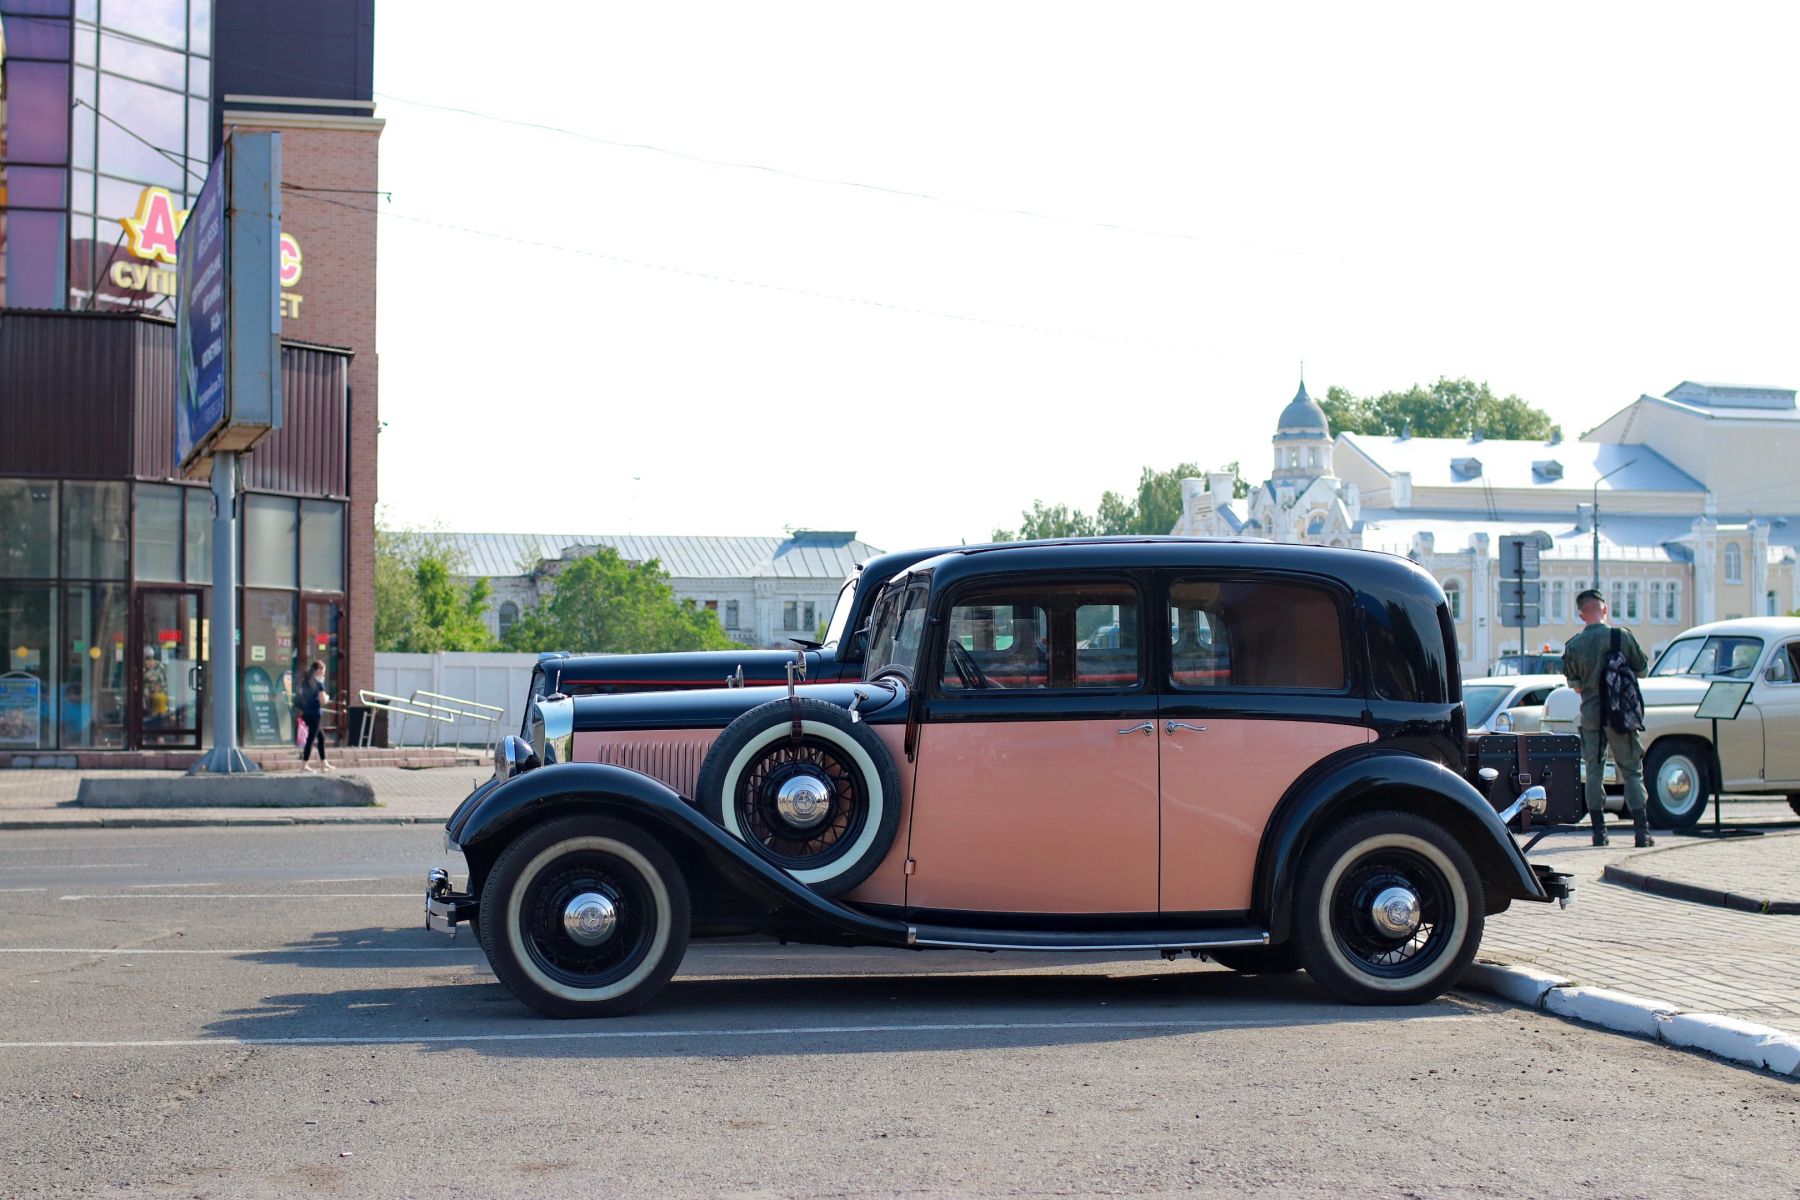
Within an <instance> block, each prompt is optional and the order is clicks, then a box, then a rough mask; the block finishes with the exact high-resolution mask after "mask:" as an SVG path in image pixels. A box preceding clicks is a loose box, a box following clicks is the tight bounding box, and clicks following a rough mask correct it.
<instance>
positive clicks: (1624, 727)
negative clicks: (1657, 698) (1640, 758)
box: [1600, 629, 1644, 733]
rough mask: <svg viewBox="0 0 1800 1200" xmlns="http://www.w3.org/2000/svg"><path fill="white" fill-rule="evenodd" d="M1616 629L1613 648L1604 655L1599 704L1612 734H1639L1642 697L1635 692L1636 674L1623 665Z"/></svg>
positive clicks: (1642, 719)
mask: <svg viewBox="0 0 1800 1200" xmlns="http://www.w3.org/2000/svg"><path fill="white" fill-rule="evenodd" d="M1619 643H1620V635H1619V631H1618V630H1617V629H1614V630H1613V631H1612V645H1611V646H1610V647H1609V648H1608V649H1607V651H1606V665H1605V666H1603V667H1602V668H1601V669H1600V704H1601V711H1602V713H1603V715H1604V720H1605V721H1606V726H1607V728H1608V729H1611V730H1612V731H1613V732H1614V733H1642V732H1643V730H1644V694H1643V693H1642V692H1641V691H1639V690H1638V679H1637V672H1636V671H1634V670H1632V669H1631V664H1630V663H1628V662H1626V661H1625V651H1624V649H1623V648H1622V647H1621V646H1620V644H1619Z"/></svg>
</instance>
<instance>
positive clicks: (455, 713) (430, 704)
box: [408, 690, 506, 745]
mask: <svg viewBox="0 0 1800 1200" xmlns="http://www.w3.org/2000/svg"><path fill="white" fill-rule="evenodd" d="M421 696H431V697H434V698H435V699H433V700H421V699H419V697H421ZM437 700H449V701H452V702H453V703H454V704H467V705H469V706H470V707H472V708H484V709H487V710H488V712H486V713H479V712H470V711H468V710H467V709H461V708H455V707H452V705H451V704H439V703H436V701H437ZM408 703H410V704H416V705H418V706H419V707H420V708H425V709H430V710H431V711H432V712H434V713H448V714H450V715H449V716H448V717H445V718H441V719H443V720H445V721H446V722H448V723H449V724H451V725H457V726H460V724H461V722H462V719H463V718H464V717H467V718H468V719H469V720H471V721H479V722H482V723H483V724H485V725H486V726H487V727H488V728H487V741H488V742H489V743H491V742H493V741H494V740H495V731H496V728H497V727H498V725H499V723H500V718H501V717H503V716H505V715H506V710H505V709H503V708H496V707H494V706H493V705H492V704H482V703H480V702H479V701H475V700H463V699H461V698H460V697H457V696H444V695H439V694H438V693H437V692H427V691H423V690H419V691H415V692H413V694H412V697H411V699H410V700H409V701H408ZM456 732H458V733H460V732H461V730H460V728H459V729H458V730H457V731H456ZM433 744H434V745H435V744H436V743H435V742H433Z"/></svg>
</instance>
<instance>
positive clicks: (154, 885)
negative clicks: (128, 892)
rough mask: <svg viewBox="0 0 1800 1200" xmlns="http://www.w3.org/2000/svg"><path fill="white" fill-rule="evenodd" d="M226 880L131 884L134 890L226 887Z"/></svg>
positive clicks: (134, 897)
mask: <svg viewBox="0 0 1800 1200" xmlns="http://www.w3.org/2000/svg"><path fill="white" fill-rule="evenodd" d="M226 882H227V881H226V880H223V879H214V880H212V881H210V882H208V883H134V884H131V885H129V886H130V887H131V889H132V890H133V891H137V890H138V889H139V888H166V887H224V886H225V884H226ZM132 899H134V900H135V899H137V897H136V896H133V897H132Z"/></svg>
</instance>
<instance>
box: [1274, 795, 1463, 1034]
mask: <svg viewBox="0 0 1800 1200" xmlns="http://www.w3.org/2000/svg"><path fill="white" fill-rule="evenodd" d="M1484 911H1485V910H1484V907H1483V896H1482V886H1481V877H1480V875H1479V874H1478V873H1477V872H1476V870H1475V865H1474V863H1473V862H1472V861H1471V860H1470V859H1469V856H1468V852H1467V851H1465V850H1464V849H1463V848H1462V847H1461V846H1460V845H1459V844H1458V843H1457V841H1456V839H1455V838H1453V837H1452V836H1450V834H1449V833H1447V832H1446V831H1445V830H1444V829H1443V828H1441V827H1440V826H1438V825H1435V824H1433V823H1432V822H1430V821H1427V820H1425V819H1423V818H1421V817H1416V816H1413V815H1412V814H1410V813H1398V812H1379V813H1368V814H1365V815H1363V816H1360V817H1354V818H1352V819H1351V820H1349V821H1346V822H1345V823H1344V824H1343V825H1341V826H1339V827H1338V828H1337V829H1336V830H1334V831H1332V832H1331V833H1330V834H1327V835H1326V837H1325V839H1324V840H1323V841H1322V842H1321V843H1320V844H1319V845H1318V846H1317V847H1316V848H1315V849H1314V850H1313V851H1312V852H1311V853H1310V854H1309V855H1308V856H1307V860H1306V864H1305V866H1304V867H1302V869H1301V874H1300V887H1299V892H1298V895H1297V897H1296V901H1295V906H1294V919H1295V923H1296V926H1297V928H1296V936H1297V939H1298V943H1299V949H1300V960H1301V963H1302V964H1303V965H1304V966H1305V967H1306V971H1307V974H1309V975H1311V976H1312V977H1313V978H1314V979H1317V980H1318V981H1319V983H1320V984H1322V985H1323V986H1324V987H1325V988H1326V990H1328V991H1330V992H1332V993H1333V994H1335V995H1336V996H1338V997H1339V998H1340V999H1343V1000H1348V1001H1350V1002H1351V1003H1353V1004H1417V1003H1420V1002H1422V1001H1425V1000H1430V999H1432V998H1434V997H1436V996H1438V995H1440V994H1442V993H1443V992H1444V991H1445V990H1446V989H1448V988H1449V987H1450V986H1451V985H1452V984H1454V983H1455V982H1456V980H1457V977H1458V976H1460V975H1461V974H1462V971H1463V968H1464V967H1466V966H1468V965H1469V962H1470V960H1471V959H1473V958H1474V957H1475V951H1476V949H1477V948H1478V947H1479V946H1480V944H1481V932H1482V927H1483V924H1484V920H1485V918H1484V915H1483V914H1484Z"/></svg>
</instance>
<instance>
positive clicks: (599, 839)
mask: <svg viewBox="0 0 1800 1200" xmlns="http://www.w3.org/2000/svg"><path fill="white" fill-rule="evenodd" d="M481 912H482V921H481V924H480V936H481V948H482V950H484V951H485V952H486V953H487V958H488V963H489V965H491V966H492V967H493V968H494V974H496V975H498V976H499V977H500V982H502V983H504V984H505V985H506V986H507V989H508V990H509V991H511V992H512V994H513V995H515V996H517V997H518V998H519V999H520V1000H523V1001H524V1002H525V1003H526V1004H529V1005H530V1006H531V1007H532V1008H535V1009H537V1010H538V1011H539V1012H541V1013H545V1014H547V1015H549V1016H553V1017H613V1016H619V1015H622V1014H624V1013H628V1012H631V1011H633V1010H634V1009H637V1008H639V1007H641V1006H643V1005H644V1004H645V1003H647V1002H648V1001H649V1000H650V999H651V998H652V997H654V996H655V995H656V993H657V992H659V991H661V990H662V988H663V985H664V984H666V983H668V981H669V977H670V976H672V975H674V974H675V968H676V967H678V966H679V965H680V964H681V959H682V955H683V954H684V953H686V951H687V942H688V890H687V883H686V881H685V880H684V879H683V878H682V875H681V869H680V868H679V867H678V866H677V865H676V863H675V860H674V858H673V857H672V856H671V855H670V854H669V852H668V851H667V850H666V849H664V848H663V846H662V844H661V843H660V842H658V841H657V840H656V839H655V838H654V837H652V836H651V835H649V834H648V833H646V832H645V831H643V830H642V829H639V828H638V827H637V826H635V825H630V824H627V823H626V822H623V821H617V820H612V819H609V818H603V817H565V818H562V819H560V820H556V821H551V822H550V823H548V824H546V825H544V826H543V827H541V828H539V829H534V830H532V831H531V832H530V833H527V834H525V835H524V836H522V837H520V838H519V839H518V840H517V841H515V842H514V843H513V844H512V845H510V846H508V847H507V848H506V850H505V851H504V852H503V853H502V854H501V855H500V858H499V860H498V861H497V862H495V864H494V869H493V870H492V871H490V872H489V873H488V878H487V883H486V884H485V885H484V886H483V888H482V890H481Z"/></svg>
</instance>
